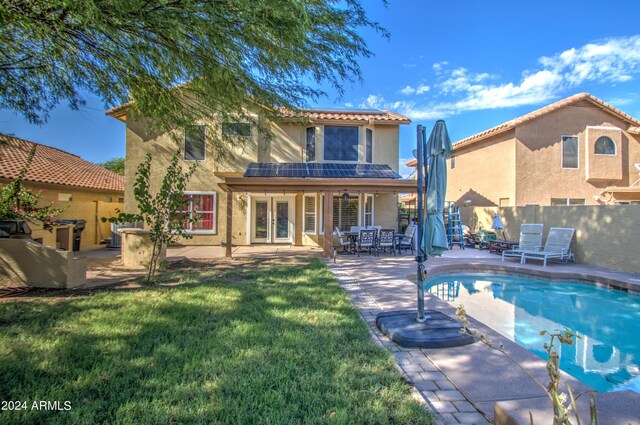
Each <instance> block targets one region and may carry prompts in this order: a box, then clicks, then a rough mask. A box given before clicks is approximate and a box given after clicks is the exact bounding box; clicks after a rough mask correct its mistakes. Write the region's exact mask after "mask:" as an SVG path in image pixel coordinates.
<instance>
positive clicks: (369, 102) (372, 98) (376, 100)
mask: <svg viewBox="0 0 640 425" xmlns="http://www.w3.org/2000/svg"><path fill="white" fill-rule="evenodd" d="M383 105H384V98H383V97H382V96H380V95H376V94H370V95H369V96H368V97H367V98H366V99H365V100H364V102H362V103H361V104H360V105H358V106H359V107H360V108H370V109H380V108H382V106H383Z"/></svg>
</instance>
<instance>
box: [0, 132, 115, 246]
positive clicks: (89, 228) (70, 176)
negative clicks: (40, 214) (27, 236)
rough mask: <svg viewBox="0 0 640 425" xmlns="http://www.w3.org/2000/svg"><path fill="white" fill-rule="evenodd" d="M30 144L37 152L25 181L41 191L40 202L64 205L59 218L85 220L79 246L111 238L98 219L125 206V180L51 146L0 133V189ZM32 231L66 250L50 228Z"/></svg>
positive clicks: (21, 163) (106, 226) (21, 162)
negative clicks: (65, 208)
mask: <svg viewBox="0 0 640 425" xmlns="http://www.w3.org/2000/svg"><path fill="white" fill-rule="evenodd" d="M34 146H35V147H36V152H35V156H34V158H33V161H32V162H31V165H30V166H29V170H28V172H27V174H26V176H25V178H24V184H25V187H26V188H28V189H32V190H33V191H35V192H37V191H42V197H41V200H42V201H43V202H46V203H49V202H53V203H54V205H55V206H56V207H63V206H68V209H67V210H66V211H64V212H63V213H62V214H60V215H59V216H58V218H59V219H63V220H85V221H86V225H85V226H86V227H85V229H84V230H83V232H82V234H81V247H88V246H91V245H96V244H98V243H99V242H100V241H101V240H102V239H105V238H108V237H110V230H109V224H108V223H102V222H101V220H100V218H101V217H104V216H110V215H116V213H115V209H116V208H118V209H123V208H124V204H123V202H124V176H121V175H119V174H116V173H114V172H113V171H110V170H107V169H105V168H102V167H100V166H99V165H96V164H93V163H91V162H88V161H85V160H84V159H82V158H80V157H79V156H77V155H73V154H70V153H68V152H65V151H62V150H60V149H56V148H53V147H51V146H45V145H41V144H39V143H34V142H30V141H28V140H23V139H19V138H16V137H11V136H6V135H0V185H3V184H7V183H9V182H10V181H12V180H14V179H15V178H16V177H17V176H18V174H19V173H20V170H22V168H23V167H24V165H25V163H26V161H27V158H28V156H29V153H30V152H31V149H32V148H33V147H34ZM31 227H32V230H33V238H34V239H36V240H40V241H41V242H43V243H44V244H45V245H50V246H56V242H57V243H58V244H60V245H58V247H61V248H64V249H70V248H71V247H69V246H68V243H67V242H66V241H65V237H64V236H63V235H56V234H55V230H54V233H49V232H47V231H42V230H38V229H37V226H34V225H31ZM65 231H67V230H65Z"/></svg>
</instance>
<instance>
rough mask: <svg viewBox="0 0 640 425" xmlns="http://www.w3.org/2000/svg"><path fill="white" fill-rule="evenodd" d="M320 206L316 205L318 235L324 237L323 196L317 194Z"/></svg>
mask: <svg viewBox="0 0 640 425" xmlns="http://www.w3.org/2000/svg"><path fill="white" fill-rule="evenodd" d="M318 199H319V201H320V204H319V205H318V218H319V220H318V221H319V222H320V229H318V234H319V235H324V194H323V193H320V194H318Z"/></svg>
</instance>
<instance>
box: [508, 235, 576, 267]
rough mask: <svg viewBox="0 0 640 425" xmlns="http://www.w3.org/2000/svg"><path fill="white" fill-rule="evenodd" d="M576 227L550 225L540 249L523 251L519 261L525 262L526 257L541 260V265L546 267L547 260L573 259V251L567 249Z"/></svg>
mask: <svg viewBox="0 0 640 425" xmlns="http://www.w3.org/2000/svg"><path fill="white" fill-rule="evenodd" d="M575 231H576V229H572V228H563V227H552V228H551V229H549V235H548V236H547V241H546V242H545V244H544V248H543V249H542V251H524V252H523V253H522V257H521V260H520V263H522V264H525V263H526V262H527V259H530V260H542V262H543V266H544V267H547V260H551V259H558V260H563V261H567V260H573V253H572V252H571V250H570V249H569V246H570V245H571V240H572V239H573V234H574V233H575Z"/></svg>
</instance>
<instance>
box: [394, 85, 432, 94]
mask: <svg viewBox="0 0 640 425" xmlns="http://www.w3.org/2000/svg"><path fill="white" fill-rule="evenodd" d="M429 90H431V87H430V86H428V85H426V84H422V83H420V84H418V86H417V87H415V88H414V87H412V86H406V87H405V88H403V89H401V90H400V93H402V94H404V95H407V96H409V95H412V94H423V93H426V92H428V91H429Z"/></svg>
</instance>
